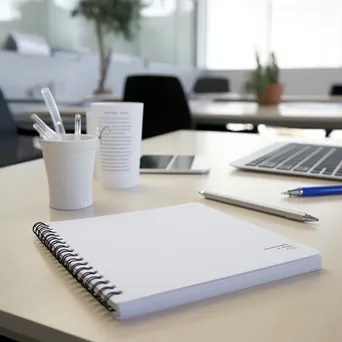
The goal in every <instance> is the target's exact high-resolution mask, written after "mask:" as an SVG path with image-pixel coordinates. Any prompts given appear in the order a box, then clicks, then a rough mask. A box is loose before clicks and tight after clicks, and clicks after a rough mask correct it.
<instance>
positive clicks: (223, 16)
mask: <svg viewBox="0 0 342 342" xmlns="http://www.w3.org/2000/svg"><path fill="white" fill-rule="evenodd" d="M206 21H207V22H206V56H205V64H206V65H205V66H206V67H207V68H210V69H250V68H253V67H254V66H255V61H254V51H255V49H258V50H259V51H260V53H261V56H262V57H263V59H266V58H267V54H268V53H269V52H270V51H274V52H275V53H276V55H277V58H278V60H279V64H280V66H281V67H282V68H319V67H321V68H324V67H340V66H341V65H342V0H324V1H323V0H239V1H236V0H207V16H206Z"/></svg>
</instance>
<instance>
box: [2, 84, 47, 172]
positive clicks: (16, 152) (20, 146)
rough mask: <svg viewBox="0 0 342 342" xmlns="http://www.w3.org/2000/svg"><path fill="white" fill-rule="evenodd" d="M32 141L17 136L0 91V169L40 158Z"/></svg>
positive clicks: (29, 138) (14, 124) (25, 137)
mask: <svg viewBox="0 0 342 342" xmlns="http://www.w3.org/2000/svg"><path fill="white" fill-rule="evenodd" d="M33 139H34V138H32V137H29V136H22V135H19V134H18V131H17V126H16V123H15V120H14V118H13V116H12V113H11V112H10V110H9V107H8V105H7V101H6V99H5V97H4V95H3V93H2V91H1V90H0V167H3V166H8V165H12V164H17V163H21V162H24V161H29V160H34V159H38V158H41V157H42V152H41V150H40V149H37V148H36V147H35V146H34V141H33Z"/></svg>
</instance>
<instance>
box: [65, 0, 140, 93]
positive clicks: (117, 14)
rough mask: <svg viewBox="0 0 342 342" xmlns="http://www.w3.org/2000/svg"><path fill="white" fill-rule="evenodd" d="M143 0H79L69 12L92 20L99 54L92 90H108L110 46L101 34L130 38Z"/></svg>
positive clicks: (135, 26)
mask: <svg viewBox="0 0 342 342" xmlns="http://www.w3.org/2000/svg"><path fill="white" fill-rule="evenodd" d="M143 7H144V4H143V0H79V1H78V4H77V5H76V7H75V8H74V9H73V10H72V12H71V15H72V16H73V17H75V16H83V17H84V18H85V19H86V20H89V21H92V22H93V23H94V29H95V32H96V38H97V44H98V51H99V55H100V77H99V82H98V86H97V89H96V90H95V92H94V93H96V94H101V93H110V91H108V90H106V88H105V83H106V78H107V75H108V70H109V65H110V60H111V55H112V49H111V48H110V47H107V46H106V44H105V37H106V36H107V35H108V34H110V33H114V34H117V35H121V36H123V37H124V38H125V39H126V40H131V39H132V38H133V36H134V32H135V30H136V29H137V27H138V25H137V24H138V23H139V21H140V11H141V9H142V8H143Z"/></svg>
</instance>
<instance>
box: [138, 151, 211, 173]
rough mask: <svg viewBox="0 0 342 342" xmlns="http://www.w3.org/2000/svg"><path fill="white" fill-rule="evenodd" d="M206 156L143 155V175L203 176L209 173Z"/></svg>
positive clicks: (141, 167)
mask: <svg viewBox="0 0 342 342" xmlns="http://www.w3.org/2000/svg"><path fill="white" fill-rule="evenodd" d="M209 170H210V169H209V166H208V163H207V161H206V158H205V157H204V156H199V155H143V156H141V158H140V172H141V173H183V174H203V173H208V172H209Z"/></svg>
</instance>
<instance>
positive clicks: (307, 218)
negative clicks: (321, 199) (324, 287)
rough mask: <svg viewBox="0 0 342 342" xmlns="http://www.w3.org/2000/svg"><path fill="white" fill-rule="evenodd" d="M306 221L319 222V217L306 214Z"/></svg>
mask: <svg viewBox="0 0 342 342" xmlns="http://www.w3.org/2000/svg"><path fill="white" fill-rule="evenodd" d="M305 221H307V222H317V221H319V219H318V218H317V217H314V216H311V215H309V214H306V215H305Z"/></svg>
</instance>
